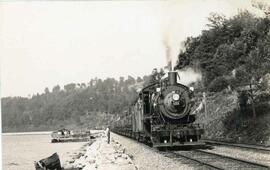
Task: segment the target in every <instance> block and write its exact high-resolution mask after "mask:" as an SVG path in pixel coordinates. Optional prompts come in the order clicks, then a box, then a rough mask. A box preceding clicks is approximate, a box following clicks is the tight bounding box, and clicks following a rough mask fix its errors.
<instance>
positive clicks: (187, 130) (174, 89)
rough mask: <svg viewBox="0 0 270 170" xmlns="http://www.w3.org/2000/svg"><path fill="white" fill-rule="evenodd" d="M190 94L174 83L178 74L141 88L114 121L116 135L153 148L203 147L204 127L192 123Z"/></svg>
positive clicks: (169, 74) (185, 88)
mask: <svg viewBox="0 0 270 170" xmlns="http://www.w3.org/2000/svg"><path fill="white" fill-rule="evenodd" d="M192 96H193V92H192V91H191V90H190V89H189V88H188V87H187V86H184V85H182V84H179V83H177V72H169V73H168V77H166V78H165V79H160V80H158V81H156V82H154V83H152V84H150V85H148V86H146V87H144V88H143V89H142V90H141V91H140V93H139V96H138V98H137V100H136V101H135V102H134V103H133V104H132V106H130V107H129V109H128V110H127V111H125V113H124V115H123V116H122V117H121V118H120V119H119V120H117V121H116V122H114V125H113V131H114V132H115V133H118V134H121V135H125V136H128V137H131V138H134V139H136V140H138V141H141V142H145V143H148V144H150V145H152V146H153V147H173V146H188V145H203V143H202V142H200V141H199V139H200V138H201V135H202V134H203V133H204V129H203V126H202V125H200V124H194V123H193V122H194V121H195V115H194V114H191V113H190V112H191V111H190V110H191V107H192V105H193V103H194V102H192V101H191V99H192Z"/></svg>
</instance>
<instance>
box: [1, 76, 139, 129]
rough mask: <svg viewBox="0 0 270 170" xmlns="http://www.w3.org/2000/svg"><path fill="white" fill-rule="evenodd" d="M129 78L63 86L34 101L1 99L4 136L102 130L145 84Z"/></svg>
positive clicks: (92, 80)
mask: <svg viewBox="0 0 270 170" xmlns="http://www.w3.org/2000/svg"><path fill="white" fill-rule="evenodd" d="M142 81H143V79H142V78H140V77H138V78H137V79H136V80H135V79H134V78H133V77H131V76H129V77H128V78H127V79H126V80H125V79H124V78H123V77H121V78H120V79H119V80H115V79H113V78H107V79H105V80H101V79H98V78H95V79H91V80H90V81H89V83H88V84H85V83H80V84H75V83H70V84H67V85H65V86H64V88H63V89H61V88H60V86H59V85H57V86H55V87H54V88H53V89H52V90H51V91H50V90H49V89H48V88H45V91H44V93H42V94H35V95H33V96H32V97H31V98H23V97H6V98H2V99H1V104H2V126H3V132H18V131H38V130H54V129H56V128H59V127H67V128H69V127H70V128H80V127H88V128H102V127H104V126H107V125H108V124H109V123H110V121H112V120H114V119H115V118H117V117H118V115H119V114H121V113H122V111H123V110H124V109H125V108H126V107H127V106H128V105H129V104H130V103H131V102H132V101H133V100H134V98H135V97H136V94H137V93H136V91H135V89H134V88H129V87H132V86H134V85H135V84H136V83H141V82H142Z"/></svg>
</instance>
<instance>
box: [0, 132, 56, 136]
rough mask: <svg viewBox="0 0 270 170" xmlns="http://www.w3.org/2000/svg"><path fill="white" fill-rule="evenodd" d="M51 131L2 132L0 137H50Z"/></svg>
mask: <svg viewBox="0 0 270 170" xmlns="http://www.w3.org/2000/svg"><path fill="white" fill-rule="evenodd" d="M52 132H53V131H36V132H7V133H4V132H2V136H15V135H50V134H51V133H52Z"/></svg>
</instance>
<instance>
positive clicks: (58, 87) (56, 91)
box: [52, 85, 61, 93]
mask: <svg viewBox="0 0 270 170" xmlns="http://www.w3.org/2000/svg"><path fill="white" fill-rule="evenodd" d="M60 89H61V88H60V86H59V85H56V86H54V87H53V89H52V92H53V93H58V92H60Z"/></svg>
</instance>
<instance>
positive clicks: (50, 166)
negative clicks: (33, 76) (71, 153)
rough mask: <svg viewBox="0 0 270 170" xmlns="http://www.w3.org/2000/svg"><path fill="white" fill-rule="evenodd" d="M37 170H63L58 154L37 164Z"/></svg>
mask: <svg viewBox="0 0 270 170" xmlns="http://www.w3.org/2000/svg"><path fill="white" fill-rule="evenodd" d="M35 168H36V170H61V169H62V168H61V163H60V159H59V156H58V154H57V153H54V154H52V155H51V156H49V157H47V158H44V159H41V160H40V161H37V162H35Z"/></svg>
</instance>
